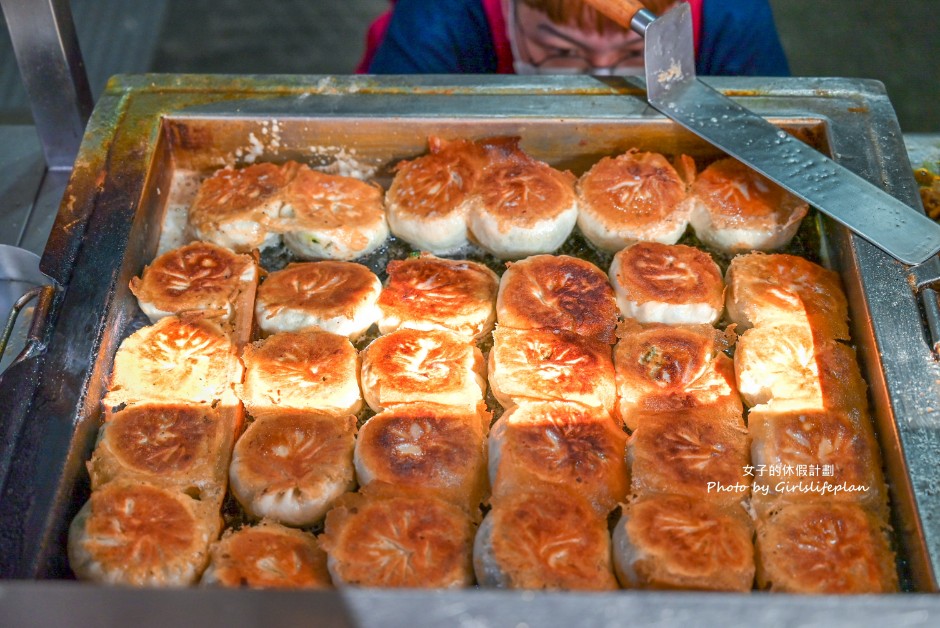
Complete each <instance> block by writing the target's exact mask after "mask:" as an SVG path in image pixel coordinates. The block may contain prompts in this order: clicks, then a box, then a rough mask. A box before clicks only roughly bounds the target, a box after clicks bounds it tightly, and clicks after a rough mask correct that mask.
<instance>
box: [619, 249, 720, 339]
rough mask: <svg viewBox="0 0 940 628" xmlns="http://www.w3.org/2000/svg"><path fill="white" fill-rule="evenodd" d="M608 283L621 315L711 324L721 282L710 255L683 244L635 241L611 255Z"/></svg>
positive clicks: (652, 320)
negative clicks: (612, 289)
mask: <svg viewBox="0 0 940 628" xmlns="http://www.w3.org/2000/svg"><path fill="white" fill-rule="evenodd" d="M610 282H611V284H613V286H614V292H615V293H616V295H617V304H618V305H619V306H620V311H621V312H622V313H623V315H624V317H625V318H634V319H636V320H638V321H639V322H641V323H667V324H671V325H673V324H678V323H706V324H709V325H710V324H712V323H714V322H715V321H717V320H718V318H719V317H720V316H721V312H722V310H723V309H724V282H723V281H722V278H721V270H720V269H719V268H718V265H717V264H716V263H715V262H714V260H712V258H711V256H709V255H708V253H706V252H704V251H700V250H698V249H696V248H693V247H691V246H685V245H684V244H673V245H668V244H659V243H657V242H640V243H637V244H634V245H632V246H629V247H627V248H625V249H623V250H622V251H620V252H619V253H617V254H616V255H615V256H614V260H613V263H612V264H611V265H610Z"/></svg>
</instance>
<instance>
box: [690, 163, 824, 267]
mask: <svg viewBox="0 0 940 628" xmlns="http://www.w3.org/2000/svg"><path fill="white" fill-rule="evenodd" d="M690 201H691V203H692V214H691V218H690V222H691V224H692V228H693V229H695V235H696V236H698V239H699V240H701V241H702V242H704V243H705V244H706V245H707V246H710V247H713V248H715V249H718V250H719V251H723V252H725V253H744V252H748V251H752V250H758V251H771V250H774V249H779V248H780V247H783V246H786V244H787V243H788V242H789V241H790V239H791V238H793V236H794V235H795V234H796V232H797V230H798V229H799V228H800V221H801V220H802V219H803V216H805V215H806V213H807V211H809V206H808V205H807V204H806V203H805V202H804V201H802V200H800V199H799V198H797V197H795V196H793V195H792V194H790V193H789V192H787V191H786V190H784V189H783V188H781V187H780V186H778V185H776V184H775V183H773V182H771V181H770V180H768V179H766V178H765V177H763V176H762V175H761V174H759V173H757V172H756V171H754V170H752V169H751V168H749V167H748V166H745V165H744V164H742V163H741V162H739V161H737V160H735V159H722V160H720V161H716V162H715V163H713V164H711V165H710V166H708V167H707V168H705V170H703V171H702V172H701V173H700V174H699V175H698V177H697V178H696V179H695V182H694V183H693V184H692V189H691V191H690Z"/></svg>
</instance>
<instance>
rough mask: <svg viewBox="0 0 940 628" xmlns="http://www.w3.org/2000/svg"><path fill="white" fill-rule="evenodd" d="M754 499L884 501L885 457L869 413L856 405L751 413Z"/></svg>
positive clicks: (882, 506)
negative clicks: (826, 408) (882, 463)
mask: <svg viewBox="0 0 940 628" xmlns="http://www.w3.org/2000/svg"><path fill="white" fill-rule="evenodd" d="M748 428H749V431H750V436H751V464H752V465H753V466H754V467H755V477H754V486H755V490H754V497H753V500H754V502H755V504H758V505H761V506H762V507H766V506H768V505H770V504H772V503H774V502H776V501H777V500H778V499H781V498H782V499H786V500H789V501H809V500H816V501H819V500H822V501H826V502H842V501H845V502H854V503H859V504H862V505H865V506H868V507H870V508H872V509H879V508H880V509H882V511H884V509H885V507H886V500H887V495H886V493H885V487H884V482H883V480H882V477H881V457H880V455H879V451H878V442H877V441H876V440H875V434H874V430H873V429H872V425H871V419H870V418H869V417H868V415H867V414H865V413H862V412H859V411H858V410H853V411H850V412H846V411H843V410H811V411H799V410H792V411H786V410H778V409H777V404H772V405H771V406H770V407H767V406H760V407H757V408H754V409H753V410H751V412H750V414H748Z"/></svg>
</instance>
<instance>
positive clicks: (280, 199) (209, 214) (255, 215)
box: [188, 162, 299, 253]
mask: <svg viewBox="0 0 940 628" xmlns="http://www.w3.org/2000/svg"><path fill="white" fill-rule="evenodd" d="M298 166H299V164H297V163H296V162H288V163H287V164H284V165H283V166H278V165H275V164H270V163H261V164H252V165H250V166H247V167H245V168H238V169H235V168H222V169H221V170H217V171H216V172H215V173H213V174H212V175H211V176H210V177H209V178H207V179H206V180H205V181H203V183H202V185H201V186H200V187H199V191H198V192H197V193H196V198H195V199H194V200H193V203H192V205H191V206H190V208H189V217H188V220H189V228H190V230H191V231H192V233H193V235H194V236H195V237H196V239H198V240H205V241H208V242H212V243H213V244H218V245H219V246H223V247H225V248H227V249H232V250H233V251H236V252H239V253H247V252H249V251H251V250H252V249H264V248H268V247H271V246H276V245H277V244H279V243H280V241H281V238H280V235H279V233H280V228H279V226H278V225H279V221H280V216H281V211H282V208H283V205H284V190H285V189H286V188H287V185H288V184H289V183H290V182H291V181H292V180H293V178H294V177H295V175H296V171H297V168H298Z"/></svg>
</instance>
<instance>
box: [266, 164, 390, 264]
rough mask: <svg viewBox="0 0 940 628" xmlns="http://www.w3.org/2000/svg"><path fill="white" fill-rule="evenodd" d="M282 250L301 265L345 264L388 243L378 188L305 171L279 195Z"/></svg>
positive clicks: (348, 178)
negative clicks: (310, 262) (281, 197)
mask: <svg viewBox="0 0 940 628" xmlns="http://www.w3.org/2000/svg"><path fill="white" fill-rule="evenodd" d="M281 211H282V214H283V215H284V216H285V218H284V224H285V226H284V244H286V245H287V248H289V249H290V250H291V251H293V252H294V254H296V255H297V256H298V257H301V258H303V259H324V258H325V259H338V260H351V259H355V258H357V257H362V256H363V255H366V254H368V253H371V252H372V251H374V250H375V249H377V248H378V247H379V246H380V245H381V244H383V243H384V242H385V240H386V239H387V238H388V223H387V222H386V221H385V201H384V196H383V193H382V188H380V187H379V186H377V185H373V184H371V183H366V182H365V181H360V180H358V179H354V178H352V177H344V176H341V175H335V174H327V173H324V172H318V171H317V170H313V169H312V168H310V167H308V166H306V165H300V166H299V167H298V168H297V174H296V176H295V177H294V179H293V180H292V181H291V183H290V185H289V186H288V187H287V188H286V189H285V190H284V208H283V209H282V210H281Z"/></svg>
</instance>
